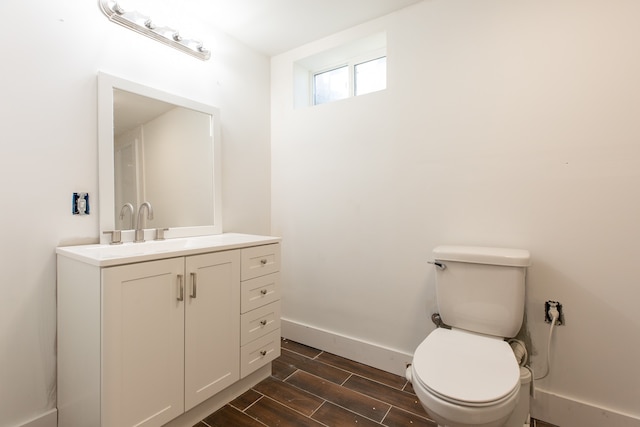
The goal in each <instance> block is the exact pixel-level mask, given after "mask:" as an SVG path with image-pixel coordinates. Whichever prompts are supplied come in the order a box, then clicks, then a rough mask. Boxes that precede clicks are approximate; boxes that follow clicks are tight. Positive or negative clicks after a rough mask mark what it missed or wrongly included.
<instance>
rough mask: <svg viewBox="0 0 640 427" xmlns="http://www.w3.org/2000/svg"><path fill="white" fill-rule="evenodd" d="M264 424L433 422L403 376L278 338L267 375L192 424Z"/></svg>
mask: <svg viewBox="0 0 640 427" xmlns="http://www.w3.org/2000/svg"><path fill="white" fill-rule="evenodd" d="M265 426H267V427H304V426H318V427H319V426H328V427H342V426H359V427H373V426H387V427H400V426H412V427H437V424H436V423H435V422H434V421H433V420H431V419H430V418H429V416H428V415H427V413H426V412H425V411H424V409H423V408H422V406H421V405H420V402H419V401H418V398H417V397H416V395H415V394H414V392H413V389H412V388H411V384H410V383H408V382H407V380H406V379H405V378H404V377H401V376H398V375H394V374H390V373H388V372H385V371H381V370H379V369H376V368H372V367H370V366H366V365H363V364H361V363H358V362H354V361H351V360H348V359H345V358H342V357H339V356H336V355H334V354H331V353H327V352H324V351H322V350H318V349H315V348H311V347H308V346H305V345H302V344H299V343H296V342H293V341H289V340H286V339H283V340H282V355H281V356H280V357H279V358H278V359H276V360H275V361H274V362H273V369H272V375H271V376H270V377H269V378H267V379H265V380H263V381H262V382H260V383H258V384H256V385H255V386H254V387H253V388H252V389H250V390H248V391H247V392H245V393H244V394H242V395H241V396H239V397H238V398H236V399H235V400H233V401H231V402H229V403H228V404H227V405H225V406H224V407H222V408H221V409H219V410H218V411H216V412H214V413H213V414H211V415H209V416H208V417H206V418H205V419H204V420H202V421H201V422H199V423H198V424H196V425H195V426H194V427H265ZM537 426H538V427H546V426H547V425H545V424H542V423H538V424H537ZM532 427H533V425H532Z"/></svg>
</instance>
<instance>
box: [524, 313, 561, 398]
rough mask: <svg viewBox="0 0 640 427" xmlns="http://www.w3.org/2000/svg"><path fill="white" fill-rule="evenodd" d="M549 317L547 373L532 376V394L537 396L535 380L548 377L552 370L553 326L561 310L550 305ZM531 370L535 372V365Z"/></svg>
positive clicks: (534, 396)
mask: <svg viewBox="0 0 640 427" xmlns="http://www.w3.org/2000/svg"><path fill="white" fill-rule="evenodd" d="M549 317H551V325H550V326H549V337H548V338H547V366H546V369H545V373H544V375H542V376H539V377H536V376H535V375H532V376H531V389H532V396H533V398H534V399H535V398H536V387H535V381H538V380H541V379H543V378H546V377H547V376H548V375H549V373H550V372H551V337H553V328H554V326H555V325H556V322H557V320H558V319H559V318H560V312H559V311H558V309H557V308H556V307H555V306H552V307H550V309H549ZM529 370H530V371H531V373H532V374H533V373H534V372H533V367H529Z"/></svg>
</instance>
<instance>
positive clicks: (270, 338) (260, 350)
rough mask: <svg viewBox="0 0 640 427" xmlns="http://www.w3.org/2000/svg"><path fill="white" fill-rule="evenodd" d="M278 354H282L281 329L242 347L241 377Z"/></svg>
mask: <svg viewBox="0 0 640 427" xmlns="http://www.w3.org/2000/svg"><path fill="white" fill-rule="evenodd" d="M278 356H280V329H278V330H275V331H273V332H271V333H269V334H267V335H265V336H263V337H261V338H258V339H257V340H255V341H252V342H250V343H249V344H247V345H245V346H243V347H241V348H240V377H241V378H244V377H246V376H247V375H249V374H250V373H252V372H253V371H255V370H256V369H258V368H261V367H262V366H264V365H265V363H269V362H271V361H273V360H274V359H276V358H277V357H278Z"/></svg>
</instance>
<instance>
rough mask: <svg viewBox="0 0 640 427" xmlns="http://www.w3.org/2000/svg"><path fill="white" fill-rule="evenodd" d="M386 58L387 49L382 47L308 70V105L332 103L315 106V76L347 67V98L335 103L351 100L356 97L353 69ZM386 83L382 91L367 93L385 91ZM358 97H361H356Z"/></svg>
mask: <svg viewBox="0 0 640 427" xmlns="http://www.w3.org/2000/svg"><path fill="white" fill-rule="evenodd" d="M386 57H387V48H386V47H383V48H379V49H375V50H371V51H369V52H366V53H364V54H359V55H355V56H352V57H350V58H348V59H346V60H344V61H340V62H334V63H332V64H331V65H327V66H324V67H322V68H317V69H313V70H309V99H310V101H311V102H310V105H311V106H316V105H324V104H330V103H331V102H334V101H328V102H323V103H320V104H316V79H315V77H316V76H317V75H319V74H323V73H327V72H329V71H333V70H337V69H340V68H343V67H347V68H348V71H349V72H348V75H349V80H348V85H349V90H348V95H347V98H341V99H338V100H336V101H340V100H342V99H349V98H353V97H355V96H357V95H356V94H355V90H356V81H355V78H356V74H355V67H356V66H357V65H360V64H364V63H366V62H370V61H375V60H377V59H380V58H386ZM387 81H388V79H385V87H384V89H380V90H378V91H374V92H368V93H375V92H380V91H381V90H385V89H386V88H387ZM363 95H366V94H363ZM358 96H361V95H358Z"/></svg>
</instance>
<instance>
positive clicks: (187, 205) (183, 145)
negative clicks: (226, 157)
mask: <svg viewBox="0 0 640 427" xmlns="http://www.w3.org/2000/svg"><path fill="white" fill-rule="evenodd" d="M98 82H99V84H98V88H99V89H98V90H99V97H98V103H99V108H98V110H99V157H100V159H99V166H100V170H99V177H100V228H101V231H107V230H130V229H132V228H135V227H136V222H137V221H136V218H137V211H138V208H139V206H140V205H141V204H142V203H143V202H145V201H148V202H149V203H150V204H151V206H152V207H153V211H154V219H153V220H152V221H148V220H147V221H146V227H147V228H150V229H155V228H168V229H169V231H167V232H166V233H165V235H166V237H184V236H193V235H203V234H218V233H221V232H222V224H221V220H220V211H221V206H220V165H219V158H220V156H219V146H220V141H219V135H220V132H219V113H218V110H217V109H216V108H214V107H211V106H207V105H203V104H199V103H196V102H194V101H191V100H188V99H185V98H181V97H178V96H175V95H171V94H168V93H165V92H162V91H159V90H157V89H153V88H149V87H146V86H143V85H140V84H137V83H133V82H129V81H127V80H123V79H119V78H117V77H113V76H110V75H107V74H103V73H100V74H99V77H98ZM132 213H133V214H132ZM129 234H131V236H132V235H133V233H132V232H131V233H128V232H123V240H125V241H127V240H128V236H129ZM102 238H103V239H104V237H102Z"/></svg>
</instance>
